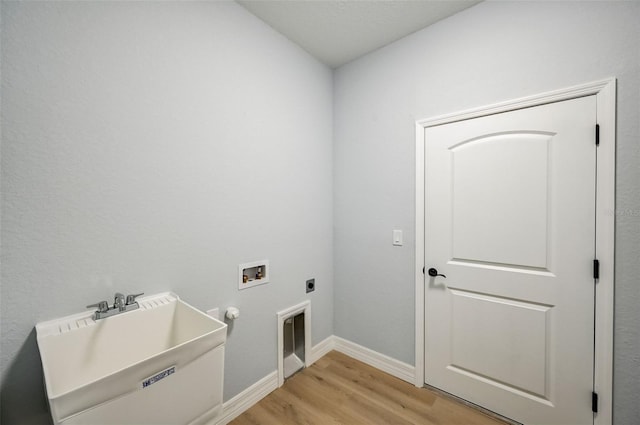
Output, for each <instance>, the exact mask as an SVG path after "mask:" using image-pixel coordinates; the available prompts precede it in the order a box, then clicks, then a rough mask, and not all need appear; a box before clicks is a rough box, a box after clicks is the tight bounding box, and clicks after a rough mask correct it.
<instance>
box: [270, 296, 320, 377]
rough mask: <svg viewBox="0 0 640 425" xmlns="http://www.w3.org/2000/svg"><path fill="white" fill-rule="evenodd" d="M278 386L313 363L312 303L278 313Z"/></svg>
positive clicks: (307, 302) (295, 306) (308, 302)
mask: <svg viewBox="0 0 640 425" xmlns="http://www.w3.org/2000/svg"><path fill="white" fill-rule="evenodd" d="M277 315H278V386H281V385H282V384H283V383H284V380H285V379H287V378H289V377H291V376H293V375H294V374H295V373H296V372H298V371H300V370H302V369H303V368H305V367H306V366H309V365H310V362H311V357H312V355H311V302H310V301H308V300H307V301H305V302H303V303H300V304H298V305H294V306H293V307H289V308H287V309H285V310H282V311H280V312H278V314H277Z"/></svg>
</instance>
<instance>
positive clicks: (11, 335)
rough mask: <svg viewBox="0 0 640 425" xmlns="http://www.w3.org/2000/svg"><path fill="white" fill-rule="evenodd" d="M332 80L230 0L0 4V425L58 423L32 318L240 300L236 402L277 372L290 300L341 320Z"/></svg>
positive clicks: (233, 345) (323, 328) (231, 380)
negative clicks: (241, 266) (147, 301)
mask: <svg viewBox="0 0 640 425" xmlns="http://www.w3.org/2000/svg"><path fill="white" fill-rule="evenodd" d="M331 90H332V73H331V70H330V69H328V68H327V67H325V66H323V65H321V64H319V63H318V62H317V61H316V60H315V59H313V58H311V57H310V56H309V55H308V54H306V53H305V52H304V51H302V50H301V49H300V48H298V47H297V46H295V45H293V44H292V43H291V42H289V41H288V40H286V39H285V38H284V37H282V36H281V35H279V34H277V33H276V32H275V31H273V30H272V29H271V28H269V27H268V26H267V25H266V24H264V23H263V22H261V21H259V20H258V19H257V18H255V17H253V16H252V15H250V14H249V13H248V12H247V11H245V10H244V9H243V8H242V7H240V6H238V5H237V4H236V3H234V2H3V4H2V304H1V307H2V355H1V361H2V422H3V423H6V424H17V423H20V424H27V423H46V421H47V419H46V417H47V416H46V415H47V413H46V406H45V399H44V394H43V389H42V388H43V387H42V378H41V373H42V371H41V368H40V364H39V355H38V351H37V347H36V343H35V333H34V331H33V326H34V325H35V324H36V323H37V322H39V321H42V320H46V319H52V318H55V317H59V316H64V315H68V314H72V313H76V312H79V311H83V310H84V306H85V305H87V304H90V303H93V302H96V301H99V300H101V299H111V297H112V296H113V293H114V292H116V291H120V292H125V293H133V292H145V293H147V294H151V293H158V292H161V291H167V290H172V291H174V292H176V293H177V294H179V295H180V296H181V297H182V298H183V299H185V300H186V301H187V302H189V303H191V304H193V305H194V306H196V307H198V308H201V309H208V308H212V307H220V308H221V309H223V310H224V308H225V307H227V306H229V305H235V306H237V307H239V308H240V310H241V317H240V319H239V320H238V321H237V322H236V323H235V324H234V325H233V327H232V329H231V331H230V333H229V337H228V340H227V348H226V374H225V399H229V398H230V397H232V396H234V395H235V394H237V393H238V392H240V391H241V390H243V389H245V388H246V387H248V386H249V385H251V384H253V383H254V382H256V381H257V380H258V379H260V378H262V377H264V376H265V375H267V374H268V373H270V372H272V371H274V370H275V369H276V367H277V362H276V338H277V333H276V312H277V311H278V310H281V309H283V308H285V307H288V306H290V305H293V304H297V303H299V302H300V301H302V300H304V299H306V298H310V299H311V302H312V314H313V324H312V335H313V342H314V344H315V343H317V342H319V341H321V340H322V339H324V338H326V337H327V336H329V335H331V334H332V333H333V311H332V308H333V307H332V305H333V292H332V291H333V289H332V288H333V284H332V276H333V271H332V261H333V259H332V178H331V172H332V166H331V160H332V144H331V138H332V91H331ZM263 258H268V259H269V260H270V262H271V283H269V284H268V285H264V286H259V287H255V288H252V289H249V290H245V291H242V292H238V290H237V265H238V263H241V262H246V261H252V260H259V259H263ZM311 277H315V278H316V287H317V289H316V291H315V292H314V293H312V294H309V295H310V296H307V295H306V294H305V290H304V289H305V280H306V279H308V278H311ZM113 343H114V345H117V344H118V341H113ZM122 349H126V347H122Z"/></svg>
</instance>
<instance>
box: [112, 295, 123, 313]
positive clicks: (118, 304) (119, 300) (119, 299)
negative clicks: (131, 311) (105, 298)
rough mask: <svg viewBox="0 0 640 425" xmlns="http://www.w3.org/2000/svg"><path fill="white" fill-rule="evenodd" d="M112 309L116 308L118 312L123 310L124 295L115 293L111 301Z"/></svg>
mask: <svg viewBox="0 0 640 425" xmlns="http://www.w3.org/2000/svg"><path fill="white" fill-rule="evenodd" d="M113 308H117V309H118V310H119V311H124V310H125V304H124V295H123V294H121V293H120V292H116V296H115V298H114V300H113Z"/></svg>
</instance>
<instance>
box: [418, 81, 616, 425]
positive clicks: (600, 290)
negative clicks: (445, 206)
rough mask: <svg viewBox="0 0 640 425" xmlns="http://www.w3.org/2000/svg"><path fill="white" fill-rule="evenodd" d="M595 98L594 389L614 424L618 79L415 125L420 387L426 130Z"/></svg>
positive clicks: (600, 422)
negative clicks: (597, 139) (597, 134)
mask: <svg viewBox="0 0 640 425" xmlns="http://www.w3.org/2000/svg"><path fill="white" fill-rule="evenodd" d="M591 95H595V96H596V105H597V106H596V120H597V124H599V125H600V145H599V146H598V156H597V161H596V191H597V197H596V247H595V251H596V258H597V259H598V260H599V261H600V277H599V279H598V280H597V283H596V287H595V296H596V300H595V338H596V343H595V350H594V356H595V357H594V391H595V392H596V393H598V404H599V405H598V413H596V414H595V415H594V425H605V424H610V423H611V422H612V415H613V331H614V328H613V314H614V305H613V301H614V298H613V297H614V282H615V280H614V268H615V267H614V266H615V261H614V249H615V174H616V173H615V172H616V163H615V155H616V146H615V142H616V79H615V78H608V79H605V80H600V81H594V82H591V83H587V84H581V85H578V86H573V87H568V88H564V89H559V90H554V91H551V92H545V93H541V94H537V95H533V96H527V97H523V98H519V99H514V100H509V101H506V102H500V103H496V104H492V105H488V106H482V107H479V108H473V109H468V110H464V111H461V112H455V113H451V114H446V115H439V116H436V117H433V118H427V119H423V120H418V121H416V194H415V199H416V223H415V230H416V234H415V241H416V242H415V259H416V261H415V271H414V272H415V331H416V334H415V349H416V353H415V385H416V386H417V387H423V386H424V384H425V381H424V362H425V356H424V344H425V338H424V332H425V323H424V322H425V318H424V296H425V288H424V273H423V267H424V266H425V264H423V263H424V255H425V236H424V229H425V209H424V205H425V195H424V190H425V187H424V173H425V143H426V140H425V129H426V128H428V127H433V126H437V125H442V124H448V123H452V122H456V121H462V120H467V119H471V118H478V117H482V116H486V115H493V114H498V113H502V112H508V111H514V110H516V109H523V108H529V107H532V106H538V105H544V104H548V103H554V102H560V101H564V100H570V99H575V98H579V97H584V96H591Z"/></svg>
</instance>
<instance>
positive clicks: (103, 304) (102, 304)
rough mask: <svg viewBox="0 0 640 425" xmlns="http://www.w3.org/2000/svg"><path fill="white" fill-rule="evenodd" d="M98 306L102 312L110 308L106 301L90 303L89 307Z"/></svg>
mask: <svg viewBox="0 0 640 425" xmlns="http://www.w3.org/2000/svg"><path fill="white" fill-rule="evenodd" d="M92 307H96V308H97V309H98V311H99V312H100V313H106V312H107V310H109V303H108V302H106V301H100V302H98V303H95V304H91V305H88V306H87V308H92Z"/></svg>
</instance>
